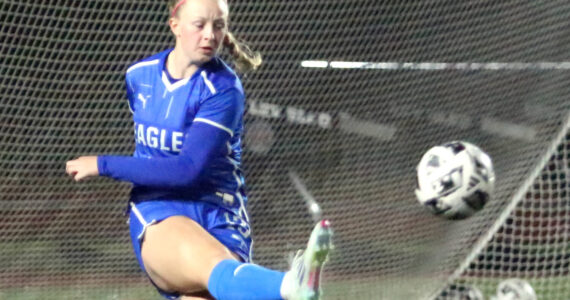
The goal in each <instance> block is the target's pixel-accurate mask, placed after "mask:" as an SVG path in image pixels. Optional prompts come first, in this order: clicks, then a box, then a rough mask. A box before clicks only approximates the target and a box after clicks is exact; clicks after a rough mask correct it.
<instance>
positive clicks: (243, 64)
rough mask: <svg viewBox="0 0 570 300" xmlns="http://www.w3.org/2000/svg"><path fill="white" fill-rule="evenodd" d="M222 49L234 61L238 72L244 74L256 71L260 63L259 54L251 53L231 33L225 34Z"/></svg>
mask: <svg viewBox="0 0 570 300" xmlns="http://www.w3.org/2000/svg"><path fill="white" fill-rule="evenodd" d="M223 43H224V47H225V48H226V49H227V50H228V52H229V53H230V55H231V56H232V57H233V59H234V64H235V66H236V69H237V70H238V71H239V72H242V73H245V72H248V71H253V70H255V69H257V68H258V67H259V66H260V65H261V62H262V59H261V54H259V52H254V51H252V50H251V49H250V48H249V47H248V46H247V45H245V44H242V43H240V42H238V41H237V39H236V38H235V37H234V35H233V34H232V33H231V32H229V31H228V32H227V33H226V37H225V38H224V42H223Z"/></svg>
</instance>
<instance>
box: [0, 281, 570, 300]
mask: <svg viewBox="0 0 570 300" xmlns="http://www.w3.org/2000/svg"><path fill="white" fill-rule="evenodd" d="M426 280H427V279H417V278H416V279H414V278H405V279H399V280H396V279H392V280H366V281H357V280H351V281H345V282H328V283H326V284H325V288H324V297H323V300H357V299H362V300H371V299H378V300H383V299H386V300H414V299H425V296H423V292H424V291H422V288H421V287H422V284H423V283H425V282H426ZM469 282H470V283H472V284H475V285H476V286H477V287H478V288H479V289H480V290H481V291H482V292H483V293H484V294H485V298H486V299H489V297H490V296H491V295H493V294H494V293H495V289H496V286H497V285H498V284H499V282H500V280H499V279H481V278H477V279H473V280H470V281H469ZM529 282H530V283H531V285H532V286H533V287H534V289H535V290H536V293H537V296H538V299H539V300H542V299H544V300H567V299H570V284H568V283H569V282H570V276H565V277H551V278H539V279H534V280H529ZM0 299H6V300H36V299H37V300H40V299H41V300H62V299H70V300H71V299H89V300H91V299H92V300H160V299H163V298H161V297H160V296H159V295H158V294H157V293H156V291H155V290H154V288H152V287H150V286H149V285H142V284H141V285H133V286H128V287H126V286H106V287H92V286H90V287H81V286H73V287H47V288H45V287H44V288H26V289H18V290H15V289H14V290H10V289H7V290H3V291H0Z"/></svg>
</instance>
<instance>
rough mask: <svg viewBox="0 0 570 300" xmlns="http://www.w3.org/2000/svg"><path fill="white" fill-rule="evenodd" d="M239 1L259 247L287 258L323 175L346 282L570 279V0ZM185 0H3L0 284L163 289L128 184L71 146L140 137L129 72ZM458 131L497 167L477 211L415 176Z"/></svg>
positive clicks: (32, 290)
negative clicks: (488, 197)
mask: <svg viewBox="0 0 570 300" xmlns="http://www.w3.org/2000/svg"><path fill="white" fill-rule="evenodd" d="M229 2H230V11H231V20H230V28H231V30H232V31H233V32H234V33H235V35H236V36H237V37H238V38H241V39H243V40H245V41H247V42H248V44H249V45H250V46H251V47H252V48H253V49H255V50H257V51H260V52H261V54H262V55H263V57H264V64H263V65H262V67H261V69H260V70H258V71H257V72H254V73H250V74H247V75H245V76H243V82H244V86H245V90H246V93H247V99H248V100H247V101H248V108H247V112H246V118H245V121H246V133H245V137H244V140H243V142H244V147H245V150H244V153H243V160H244V170H245V173H246V175H247V177H246V182H247V184H248V188H249V194H248V196H249V210H250V214H251V216H250V217H251V220H252V225H253V235H254V240H255V244H254V260H255V261H256V262H257V263H259V264H262V265H266V266H268V267H272V268H277V269H282V270H285V269H287V268H288V265H287V259H288V256H289V253H290V252H291V251H294V250H296V249H298V248H302V247H303V246H304V244H305V242H306V239H307V238H308V235H309V232H310V229H311V228H312V225H313V220H312V216H311V214H310V213H309V211H308V210H307V207H306V203H305V200H304V198H303V193H305V194H308V193H310V195H311V197H312V198H314V200H315V201H316V202H318V203H319V205H320V207H321V209H322V211H321V212H322V214H323V216H325V217H327V218H330V219H331V221H332V225H333V227H334V228H335V232H336V240H335V242H336V251H335V252H334V253H333V255H332V257H331V261H330V264H329V265H328V267H327V271H326V274H325V277H324V280H325V288H326V289H325V299H421V298H429V297H432V298H435V297H438V298H440V299H453V298H452V297H454V296H453V295H455V294H457V293H458V292H459V291H460V290H461V289H462V287H464V286H476V287H477V288H479V289H481V290H482V291H483V293H484V294H485V295H486V296H490V295H491V294H493V293H494V289H495V288H496V286H497V284H498V283H499V282H500V281H501V280H502V279H505V278H511V277H518V278H523V279H526V280H528V281H529V282H530V283H531V284H532V285H533V286H534V288H535V289H536V291H537V293H538V294H539V296H540V297H542V299H554V300H556V299H560V300H563V299H564V300H566V299H568V298H569V297H570V296H569V295H570V289H569V288H568V284H567V282H568V281H569V280H570V275H569V270H570V266H569V264H570V248H569V244H570V240H569V235H570V202H569V200H568V199H569V196H568V192H569V189H570V187H569V185H568V180H569V179H568V176H569V175H570V174H569V171H568V169H569V168H570V165H569V161H570V137H569V133H568V118H569V110H570V100H569V99H568V96H569V95H570V57H569V56H570V3H568V1H559V0H555V1H475V2H474V1H451V0H448V1H443V0H437V1H377V0H353V1H279V0H267V1H246V0H236V1H229ZM167 19H168V12H167V8H166V5H165V1H132V0H128V1H102V0H101V1H100V0H94V1H75V0H74V1H72V0H63V1H54V0H50V1H8V0H3V1H0V24H1V26H0V27H1V28H2V30H1V35H2V36H1V38H0V47H1V49H2V56H1V59H0V70H1V73H0V87H1V90H2V94H1V96H0V97H1V100H0V125H1V130H0V171H1V172H0V200H1V205H0V245H1V247H0V298H2V299H4V298H6V299H61V298H69V299H133V298H136V299H157V298H158V296H157V295H156V294H155V292H154V291H153V289H152V288H151V287H150V285H149V284H148V283H147V281H146V279H145V278H144V276H143V275H142V274H141V272H140V271H139V269H138V266H137V265H136V263H135V259H134V257H133V254H132V253H131V252H132V251H131V249H130V243H129V241H128V233H127V231H128V228H127V226H126V224H125V221H126V219H125V217H124V216H123V215H122V212H123V210H124V208H126V204H127V197H128V190H129V186H128V184H124V183H117V182H114V181H111V180H107V179H96V180H90V181H87V182H85V183H80V184H77V183H73V182H72V181H71V179H70V178H68V177H66V176H65V171H64V168H65V167H64V165H65V161H67V160H69V159H71V158H73V157H76V156H78V155H87V154H91V155H96V154H103V153H112V154H126V155H128V154H130V153H131V152H132V150H133V137H132V122H131V119H130V118H131V115H130V112H129V110H128V106H127V102H126V100H125V92H124V90H123V86H124V83H123V76H124V72H125V71H126V69H127V67H128V66H129V65H130V64H131V63H132V62H134V61H137V60H139V59H142V58H144V57H146V56H148V55H151V54H153V53H156V52H158V51H161V50H164V49H166V48H168V47H170V46H171V45H172V42H173V40H172V36H171V34H170V32H169V30H168V26H167ZM452 140H466V141H469V142H471V143H474V144H476V145H478V146H479V147H481V148H482V149H483V150H485V151H486V152H488V153H489V154H490V156H491V157H492V159H493V162H494V164H495V170H496V175H497V185H496V194H495V196H494V197H493V199H492V201H491V202H490V203H488V204H487V206H486V207H485V208H484V209H483V210H482V211H481V212H479V213H478V214H476V215H475V216H473V217H472V218H470V219H467V220H463V221H446V220H442V219H439V218H436V217H434V216H432V215H431V214H429V213H428V212H427V211H425V210H424V209H423V208H422V207H421V206H420V205H419V204H418V203H417V201H416V199H415V195H414V188H415V185H416V184H415V166H416V164H417V163H418V162H419V159H420V158H421V155H422V154H423V153H424V152H425V151H426V150H427V149H429V148H430V147H431V146H433V145H436V144H440V143H443V142H448V141H452ZM290 174H295V180H296V182H293V181H292V180H291V176H290ZM299 184H302V186H303V189H304V190H303V193H300V192H299V188H298V186H299ZM349 297H350V298H349Z"/></svg>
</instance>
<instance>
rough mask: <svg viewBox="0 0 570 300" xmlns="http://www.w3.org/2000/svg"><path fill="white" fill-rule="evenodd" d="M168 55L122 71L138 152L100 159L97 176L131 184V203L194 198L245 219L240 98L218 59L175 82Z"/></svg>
mask: <svg viewBox="0 0 570 300" xmlns="http://www.w3.org/2000/svg"><path fill="white" fill-rule="evenodd" d="M170 51H171V50H167V51H164V52H161V53H158V54H156V55H154V56H151V57H149V58H147V59H144V60H142V61H140V62H138V63H136V64H134V65H132V66H131V67H130V68H129V69H128V70H127V73H126V89H127V98H128V101H129V107H130V109H131V111H132V113H133V120H134V137H135V142H136V147H135V151H134V155H133V156H132V157H130V156H100V157H99V159H98V167H99V173H100V175H103V176H108V177H112V178H115V179H118V180H123V181H129V182H132V183H133V185H134V186H133V190H132V193H131V201H133V202H135V203H137V202H141V201H145V200H197V201H207V202H213V203H216V204H219V205H222V206H224V207H226V208H229V209H231V210H234V211H236V212H238V211H239V215H241V213H243V210H244V209H245V205H246V201H247V200H246V196H245V187H244V179H243V174H242V171H241V169H240V165H241V142H240V138H241V135H242V132H243V113H244V106H245V97H244V92H243V87H242V85H241V82H240V80H239V78H238V77H237V75H236V74H235V72H234V71H233V70H231V68H229V67H228V66H227V65H226V64H225V63H224V62H223V61H222V60H221V59H220V58H217V57H215V58H213V59H212V60H211V61H210V62H208V63H206V64H204V65H203V66H201V67H200V68H199V69H198V70H197V71H196V72H195V73H194V74H193V75H192V76H191V77H190V78H184V79H181V80H173V79H172V78H170V76H169V75H168V72H167V70H166V68H165V62H166V58H167V56H168V54H169V53H170Z"/></svg>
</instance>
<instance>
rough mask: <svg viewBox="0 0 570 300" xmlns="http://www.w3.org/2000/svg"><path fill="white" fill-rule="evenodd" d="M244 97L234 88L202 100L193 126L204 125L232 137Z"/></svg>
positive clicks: (240, 115) (243, 103)
mask: <svg viewBox="0 0 570 300" xmlns="http://www.w3.org/2000/svg"><path fill="white" fill-rule="evenodd" d="M244 106H245V97H244V95H243V93H242V92H241V91H239V90H238V89H236V88H230V89H227V90H225V91H223V92H221V93H218V94H215V95H213V96H212V97H209V98H207V99H205V100H203V101H202V102H201V103H200V108H199V110H198V112H197V113H196V116H195V117H194V124H196V123H200V122H201V123H206V124H209V125H210V126H214V127H217V128H218V129H220V130H223V131H225V132H227V133H228V134H229V135H230V136H233V135H234V132H235V130H236V129H237V128H238V126H239V122H240V120H241V118H242V116H243V112H244Z"/></svg>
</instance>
